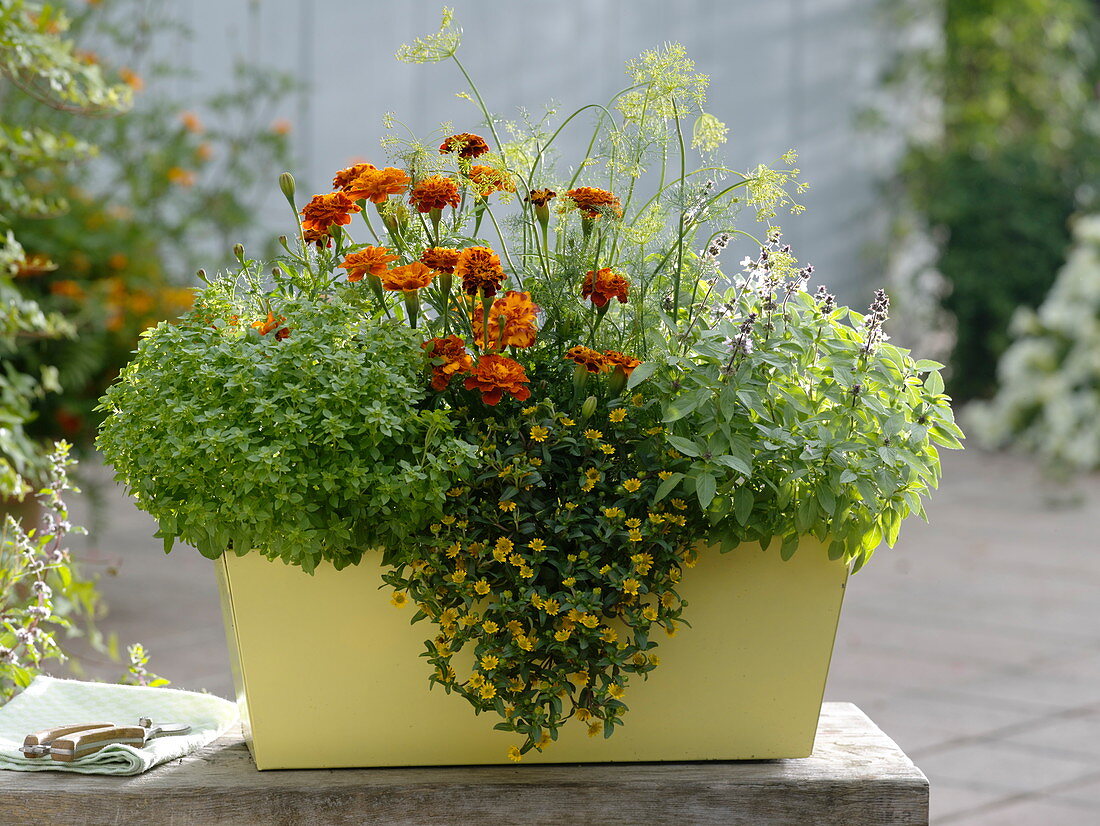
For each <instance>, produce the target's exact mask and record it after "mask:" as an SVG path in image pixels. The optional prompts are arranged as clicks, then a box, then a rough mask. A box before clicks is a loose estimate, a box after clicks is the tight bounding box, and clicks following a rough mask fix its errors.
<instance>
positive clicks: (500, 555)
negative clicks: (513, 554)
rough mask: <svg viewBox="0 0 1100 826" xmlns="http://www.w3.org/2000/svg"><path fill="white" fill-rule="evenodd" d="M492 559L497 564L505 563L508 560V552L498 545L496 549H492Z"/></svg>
mask: <svg viewBox="0 0 1100 826" xmlns="http://www.w3.org/2000/svg"><path fill="white" fill-rule="evenodd" d="M493 559H495V560H496V561H497V562H504V561H506V560H507V559H508V551H506V550H505V549H504V548H502V547H500V546H499V545H498V546H497V547H495V548H493Z"/></svg>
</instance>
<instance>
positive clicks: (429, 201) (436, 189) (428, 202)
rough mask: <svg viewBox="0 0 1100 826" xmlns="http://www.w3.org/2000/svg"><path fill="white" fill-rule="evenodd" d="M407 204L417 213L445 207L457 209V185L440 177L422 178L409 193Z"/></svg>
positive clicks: (449, 179) (448, 179)
mask: <svg viewBox="0 0 1100 826" xmlns="http://www.w3.org/2000/svg"><path fill="white" fill-rule="evenodd" d="M409 203H410V204H412V205H413V206H414V207H416V209H417V211H418V212H431V211H432V210H433V209H443V208H444V207H446V206H451V207H455V208H457V207H458V184H456V183H455V182H454V181H453V180H452V179H451V178H446V177H444V176H442V175H430V176H429V177H427V178H424V179H423V180H422V181H420V182H419V183H418V184H417V185H416V186H414V187H413V189H412V192H410V193H409Z"/></svg>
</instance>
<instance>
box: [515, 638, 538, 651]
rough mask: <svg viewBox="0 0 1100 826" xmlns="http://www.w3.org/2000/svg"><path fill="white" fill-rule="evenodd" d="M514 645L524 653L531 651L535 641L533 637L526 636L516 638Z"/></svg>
mask: <svg viewBox="0 0 1100 826" xmlns="http://www.w3.org/2000/svg"><path fill="white" fill-rule="evenodd" d="M516 645H518V646H519V647H520V648H521V649H523V650H524V651H531V650H533V649H534V647H535V640H534V638H533V637H528V636H522V637H516Z"/></svg>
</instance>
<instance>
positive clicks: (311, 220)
mask: <svg viewBox="0 0 1100 826" xmlns="http://www.w3.org/2000/svg"><path fill="white" fill-rule="evenodd" d="M361 211H362V210H361V208H360V207H359V204H357V203H355V201H353V200H351V198H349V197H348V196H347V195H345V194H344V193H343V192H332V193H330V194H328V195H314V196H313V199H312V200H311V201H310V202H309V203H308V204H306V205H305V206H304V207H302V228H303V229H315V230H317V231H318V232H328V231H329V227H331V226H333V225H334V224H335V225H336V226H340V227H342V226H346V225H347V224H350V223H351V214H352V213H353V212H361Z"/></svg>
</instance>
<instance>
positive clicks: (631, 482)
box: [623, 479, 642, 493]
mask: <svg viewBox="0 0 1100 826" xmlns="http://www.w3.org/2000/svg"><path fill="white" fill-rule="evenodd" d="M641 486H642V483H641V481H640V480H638V479H627V480H626V481H625V482H623V488H625V489H626V492H627V493H636V492H637V491H638V488H640V487H641Z"/></svg>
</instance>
